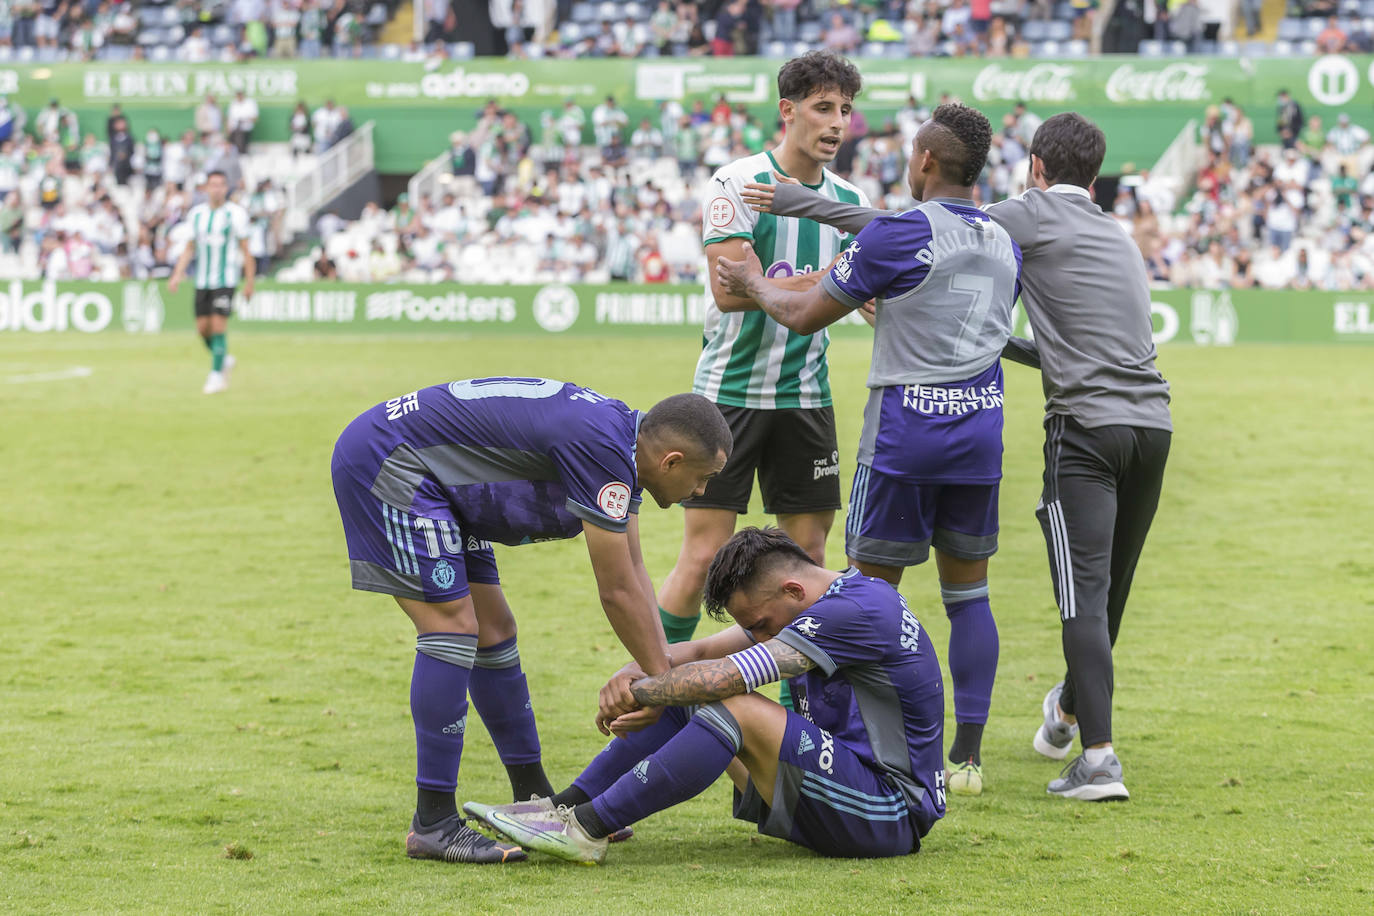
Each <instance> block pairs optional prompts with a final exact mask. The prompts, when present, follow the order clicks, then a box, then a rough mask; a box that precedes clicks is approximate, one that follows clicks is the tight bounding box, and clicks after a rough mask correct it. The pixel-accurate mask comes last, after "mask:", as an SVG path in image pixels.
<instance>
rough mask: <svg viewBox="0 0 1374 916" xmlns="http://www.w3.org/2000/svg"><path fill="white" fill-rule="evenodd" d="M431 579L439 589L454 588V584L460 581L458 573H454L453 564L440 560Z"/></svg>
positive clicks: (430, 575) (431, 574)
mask: <svg viewBox="0 0 1374 916" xmlns="http://www.w3.org/2000/svg"><path fill="white" fill-rule="evenodd" d="M429 578H430V580H431V581H432V582H433V583H434V584H435V585H437V586H439V588H452V587H453V583H454V582H456V581H458V573H456V572H454V570H453V564H452V563H450V562H449V561H448V560H440V561H439V562H438V563H435V564H434V571H433V572H431V573H430V574H429Z"/></svg>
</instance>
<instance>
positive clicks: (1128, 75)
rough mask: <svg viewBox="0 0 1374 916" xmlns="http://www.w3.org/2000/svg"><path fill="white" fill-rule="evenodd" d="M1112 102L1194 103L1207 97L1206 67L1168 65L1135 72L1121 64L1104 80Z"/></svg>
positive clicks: (1135, 70) (1208, 94)
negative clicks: (1159, 68) (1157, 68)
mask: <svg viewBox="0 0 1374 916" xmlns="http://www.w3.org/2000/svg"><path fill="white" fill-rule="evenodd" d="M1106 91H1107V99H1108V100H1109V101H1112V102H1197V101H1201V100H1202V99H1205V98H1207V97H1209V96H1210V95H1211V94H1212V93H1211V92H1210V91H1209V90H1208V89H1207V65H1206V64H1181V63H1180V64H1169V65H1168V66H1167V67H1164V68H1163V69H1161V70H1137V69H1136V68H1135V67H1133V66H1131V65H1130V64H1122V65H1121V66H1120V67H1117V68H1116V69H1115V70H1113V71H1112V75H1111V76H1109V77H1108V78H1107V87H1106Z"/></svg>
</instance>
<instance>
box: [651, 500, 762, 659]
mask: <svg viewBox="0 0 1374 916" xmlns="http://www.w3.org/2000/svg"><path fill="white" fill-rule="evenodd" d="M712 483H714V481H712ZM710 489H711V488H710V485H709V484H708V485H707V493H708V495H709V493H710ZM745 501H746V504H747V501H748V493H747V491H746V494H745ZM738 518H739V512H738V511H736V510H735V509H711V508H693V507H684V508H683V511H682V548H681V549H680V550H679V551H678V557H677V562H676V563H675V564H674V565H673V568H672V570H671V571H669V573H668V575H667V576H665V577H664V579H663V584H662V585H660V586H659V589H658V611H659V618H660V619H661V620H662V621H663V634H664V635H665V636H666V637H667V638H668V642H670V643H675V642H686V641H688V640H690V639H691V638H692V635H693V634H694V633H695V632H696V628H697V624H698V623H699V622H700V621H701V593H702V589H704V588H705V586H706V570H707V569H709V568H710V566H711V560H712V559H713V558H714V557H715V555H716V551H718V550H720V548H721V546H722V545H723V544H724V543H725V542H726V541H728V540H730V535H732V534H734V533H735V522H736V520H737V519H738Z"/></svg>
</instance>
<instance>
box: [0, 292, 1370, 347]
mask: <svg viewBox="0 0 1374 916" xmlns="http://www.w3.org/2000/svg"><path fill="white" fill-rule="evenodd" d="M1152 299H1153V301H1152V302H1151V311H1152V313H1153V319H1154V327H1155V342H1156V343H1158V344H1161V345H1165V344H1172V343H1192V344H1198V345H1202V346H1229V345H1232V344H1240V343H1366V344H1374V293H1370V292H1349V293H1320V292H1290V291H1284V290H1278V291H1273V290H1226V291H1216V292H1213V291H1207V290H1156V291H1154V292H1153V293H1152ZM705 308H706V297H705V293H704V290H703V289H702V288H701V287H696V286H640V285H633V284H611V285H599V286H586V285H573V286H567V285H563V284H559V283H550V284H546V285H543V286H467V285H458V284H439V285H433V286H410V285H402V284H395V285H360V284H347V283H308V284H275V283H264V284H262V286H260V287H259V289H258V291H257V293H256V295H254V296H253V298H252V299H251V300H247V301H245V300H244V299H243V297H242V295H240V296H239V297H238V301H237V303H236V305H235V317H234V325H233V326H234V329H235V331H241V330H276V329H280V330H291V331H301V330H313V331H319V332H322V333H324V332H329V331H332V330H342V331H348V332H351V333H358V332H360V331H361V332H369V333H371V332H381V333H387V332H405V333H412V334H413V333H426V334H428V333H434V334H445V333H454V332H458V333H465V334H492V333H519V334H532V335H545V334H557V335H562V334H572V335H588V336H608V335H636V334H681V335H687V336H693V337H695V336H698V335H700V333H701V325H702V319H703V317H704V314H705ZM191 326H192V320H191V293H190V290H189V288H183V289H182V290H181V291H179V292H178V294H177V295H175V296H173V295H171V294H169V293H168V292H167V287H166V285H165V284H163V283H154V282H143V281H128V282H123V283H52V282H45V283H24V282H21V281H19V280H11V281H9V282H8V283H7V284H3V285H0V334H3V333H54V332H62V331H76V332H81V333H98V332H102V331H109V330H124V331H127V332H130V333H154V332H158V331H162V330H186V329H189V328H190V327H191ZM832 333H835V334H838V335H857V334H868V333H870V332H869V329H868V327H867V325H865V324H864V323H863V321H862V319H860V318H859V317H858V316H857V315H851V316H850V317H849V318H848V319H846V321H845V322H843V323H841V324H839V325H836V326H835V327H833V328H832ZM1016 333H1017V334H1020V335H1023V336H1025V335H1028V333H1029V332H1028V329H1027V327H1026V318H1025V315H1024V313H1022V311H1021V309H1020V308H1019V307H1018V309H1017V315H1016Z"/></svg>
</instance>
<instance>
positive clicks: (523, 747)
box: [464, 539, 553, 801]
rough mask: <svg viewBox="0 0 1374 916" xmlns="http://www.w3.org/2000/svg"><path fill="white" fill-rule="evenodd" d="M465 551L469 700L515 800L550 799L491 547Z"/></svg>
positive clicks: (511, 617) (474, 546)
mask: <svg viewBox="0 0 1374 916" xmlns="http://www.w3.org/2000/svg"><path fill="white" fill-rule="evenodd" d="M465 546H466V547H468V548H469V549H467V550H465V551H464V559H465V560H466V567H467V575H468V581H469V585H470V586H471V588H472V600H473V604H474V606H475V608H476V613H477V655H476V657H475V659H474V663H473V669H472V678H471V680H469V681H468V695H469V696H470V697H471V698H472V705H473V706H475V707H477V714H478V715H479V716H481V717H482V724H483V725H485V726H486V727H487V732H488V733H489V734H490V735H491V741H492V744H494V745H496V753H497V754H498V755H499V756H500V758H501V764H502V765H503V766H504V767H505V768H506V776H507V778H508V779H509V780H510V787H511V792H512V794H513V795H514V797H515V800H516V801H521V800H522V799H528V798H530V797H531V796H538V797H540V798H543V797H545V796H548V795H552V794H553V786H552V785H551V784H550V783H549V778H548V776H547V775H545V773H544V764H543V755H542V750H541V748H540V745H539V729H538V728H537V727H536V725H535V719H534V706H533V704H532V703H531V702H530V688H529V682H528V681H527V680H526V678H525V673H524V671H523V670H522V668H521V666H520V650H519V648H518V647H517V645H516V626H515V615H514V614H512V613H511V609H510V605H509V604H507V603H506V596H505V594H504V593H503V592H502V591H501V585H500V579H499V577H498V575H497V571H496V557H495V555H494V554H493V552H492V549H491V545H489V544H485V543H484V542H477V541H475V539H474V541H473V542H471V543H468V544H467V545H465Z"/></svg>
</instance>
